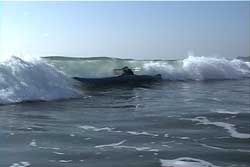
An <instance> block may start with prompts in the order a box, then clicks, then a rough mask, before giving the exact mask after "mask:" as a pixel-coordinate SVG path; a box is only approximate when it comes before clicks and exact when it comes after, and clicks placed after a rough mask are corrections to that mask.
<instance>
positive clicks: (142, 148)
mask: <svg viewBox="0 0 250 167" xmlns="http://www.w3.org/2000/svg"><path fill="white" fill-rule="evenodd" d="M126 141H127V140H122V141H120V142H118V143H111V144H105V145H98V146H95V148H104V147H113V148H118V149H121V148H125V149H135V150H136V151H152V152H158V151H159V149H152V148H150V147H135V146H126V145H122V144H124V143H125V142H126Z"/></svg>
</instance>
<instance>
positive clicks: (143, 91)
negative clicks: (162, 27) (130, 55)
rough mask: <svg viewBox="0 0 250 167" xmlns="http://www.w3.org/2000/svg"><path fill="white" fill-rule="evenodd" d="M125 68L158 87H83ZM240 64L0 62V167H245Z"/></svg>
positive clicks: (246, 125)
mask: <svg viewBox="0 0 250 167" xmlns="http://www.w3.org/2000/svg"><path fill="white" fill-rule="evenodd" d="M125 65H127V66H130V67H132V68H134V69H135V71H136V73H137V74H158V73H160V74H162V76H163V81H162V82H160V83H154V84H151V85H142V86H137V87H131V85H130V86H128V87H126V86H123V87H117V86H116V87H99V88H98V87H95V88H86V87H84V86H82V85H81V84H79V83H77V82H76V81H73V80H72V79H71V77H73V76H80V77H104V76H112V75H113V74H112V69H113V68H120V67H123V66H125ZM249 77H250V64H249V63H248V62H243V61H241V60H236V59H235V60H226V59H218V58H205V57H188V58H187V59H184V60H178V61H163V60H155V61H150V60H140V61H138V60H123V59H112V58H88V59H74V58H46V59H43V60H32V61H24V60H22V59H20V58H16V57H13V58H11V59H8V60H5V61H2V62H0V104H1V106H0V128H1V131H0V137H1V140H0V157H1V158H0V166H3V167H5V166H6V167H27V166H34V167H44V166H47V167H62V166H70V167H82V166H87V167H96V166H102V167H110V166H116V167H127V166H134V167H147V166H148V167H152V166H153V167H248V166H250V160H249V157H250V122H249V120H250V100H249V99H250V79H249Z"/></svg>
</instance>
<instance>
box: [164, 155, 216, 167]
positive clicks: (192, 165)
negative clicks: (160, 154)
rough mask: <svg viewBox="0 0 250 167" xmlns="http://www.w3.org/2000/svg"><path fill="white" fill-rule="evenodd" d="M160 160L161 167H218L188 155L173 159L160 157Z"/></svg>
mask: <svg viewBox="0 0 250 167" xmlns="http://www.w3.org/2000/svg"><path fill="white" fill-rule="evenodd" d="M160 162H161V166H162V167H218V166H216V165H213V164H212V163H210V162H207V161H204V160H200V159H196V158H190V157H181V158H176V159H173V160H164V159H160Z"/></svg>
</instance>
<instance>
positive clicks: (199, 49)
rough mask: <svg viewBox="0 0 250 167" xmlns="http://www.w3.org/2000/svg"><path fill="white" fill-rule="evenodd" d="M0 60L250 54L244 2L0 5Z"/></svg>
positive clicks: (249, 7) (249, 16)
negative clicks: (14, 57) (18, 57)
mask: <svg viewBox="0 0 250 167" xmlns="http://www.w3.org/2000/svg"><path fill="white" fill-rule="evenodd" d="M0 52H1V55H7V54H15V55H26V54H28V55H32V56H53V55H59V56H78V57H96V56H107V57H120V58H137V59H180V58H184V57H187V55H188V53H189V52H193V53H194V54H195V55H196V56H221V57H227V58H233V57H237V56H250V2H70V1H68V2H67V1H66V2H65V1H64V2H0Z"/></svg>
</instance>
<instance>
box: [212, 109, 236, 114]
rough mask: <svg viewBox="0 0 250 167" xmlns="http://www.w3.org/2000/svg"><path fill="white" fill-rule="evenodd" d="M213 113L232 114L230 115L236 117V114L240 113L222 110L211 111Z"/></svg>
mask: <svg viewBox="0 0 250 167" xmlns="http://www.w3.org/2000/svg"><path fill="white" fill-rule="evenodd" d="M213 112H216V113H219V114H232V115H236V114H239V113H240V112H237V111H227V110H224V109H216V110H213Z"/></svg>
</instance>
